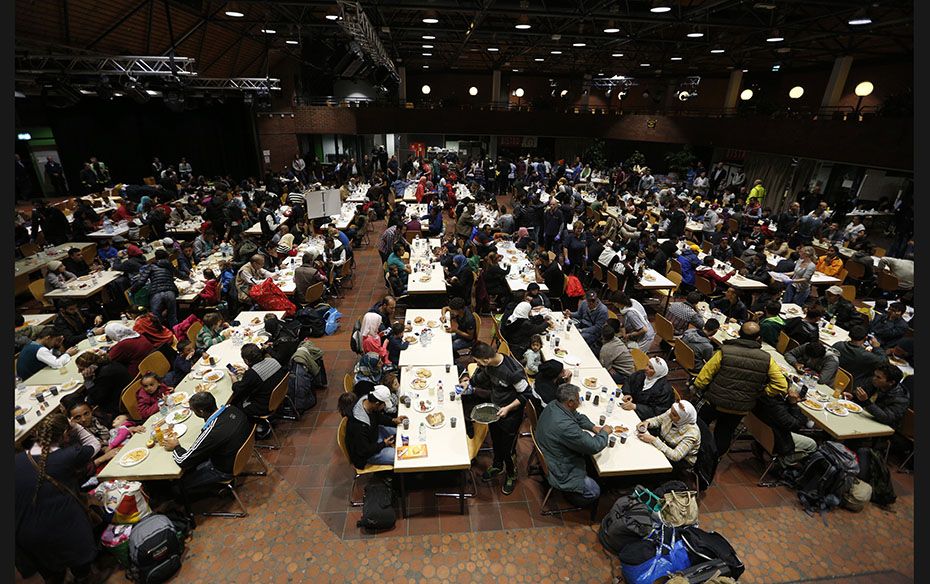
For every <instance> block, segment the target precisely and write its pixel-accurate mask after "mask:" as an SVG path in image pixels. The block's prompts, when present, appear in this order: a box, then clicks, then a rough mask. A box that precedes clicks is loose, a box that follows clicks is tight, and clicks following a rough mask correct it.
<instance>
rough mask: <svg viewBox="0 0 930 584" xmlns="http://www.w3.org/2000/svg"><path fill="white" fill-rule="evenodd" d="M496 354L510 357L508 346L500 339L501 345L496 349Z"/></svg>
mask: <svg viewBox="0 0 930 584" xmlns="http://www.w3.org/2000/svg"><path fill="white" fill-rule="evenodd" d="M497 352H498V353H500V354H501V355H511V352H510V345H508V344H507V341H505V340H503V339H501V344H500V346H499V347H498V348H497Z"/></svg>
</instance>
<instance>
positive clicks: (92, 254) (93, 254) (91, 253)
mask: <svg viewBox="0 0 930 584" xmlns="http://www.w3.org/2000/svg"><path fill="white" fill-rule="evenodd" d="M81 255H82V256H83V257H84V261H85V262H87V265H88V266H89V265H91V264H93V263H94V260H95V259H97V244H96V243H92V244H90V245H88V246H87V247H85V248H84V249H83V250H81Z"/></svg>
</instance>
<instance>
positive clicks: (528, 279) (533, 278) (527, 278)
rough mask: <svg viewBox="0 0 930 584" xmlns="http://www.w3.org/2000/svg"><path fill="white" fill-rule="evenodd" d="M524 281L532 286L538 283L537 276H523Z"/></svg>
mask: <svg viewBox="0 0 930 584" xmlns="http://www.w3.org/2000/svg"><path fill="white" fill-rule="evenodd" d="M523 281H524V282H526V283H527V284H532V283H533V282H535V281H536V276H531V275H530V274H526V275H524V276H523Z"/></svg>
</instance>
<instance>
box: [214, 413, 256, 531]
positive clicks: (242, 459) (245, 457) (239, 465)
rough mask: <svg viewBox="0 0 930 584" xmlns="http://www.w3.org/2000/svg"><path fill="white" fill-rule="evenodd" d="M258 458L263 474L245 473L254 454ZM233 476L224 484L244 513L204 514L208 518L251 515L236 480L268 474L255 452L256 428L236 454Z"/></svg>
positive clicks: (221, 512)
mask: <svg viewBox="0 0 930 584" xmlns="http://www.w3.org/2000/svg"><path fill="white" fill-rule="evenodd" d="M253 452H254V453H255V455H256V456H257V457H258V460H259V462H261V463H262V467H264V469H265V470H264V471H262V472H245V467H246V465H248V464H249V458H251V457H252V453H253ZM232 474H233V476H232V478H231V479H229V480H228V481H224V482H223V486H224V487H225V488H226V489H229V492H230V493H231V494H232V496H233V498H234V499H235V500H236V503H238V504H239V508H240V509H242V511H239V512H228V511H225V512H223V511H220V512H217V511H214V512H208V513H202V514H201V515H204V516H206V517H236V518H242V517H246V516H248V514H249V510H248V509H246V507H245V505H244V504H243V503H242V499H240V498H239V494H238V493H237V492H236V479H238V478H239V477H241V476H265V475H266V474H268V467H267V466H265V460H264V459H263V458H262V457H261V455H259V454H258V451H257V450H255V426H252V431H251V432H250V433H249V437H248V438H247V439H246V441H245V442H244V443H243V444H242V446H240V447H239V451H238V452H237V453H236V460H235V461H234V462H233V472H232Z"/></svg>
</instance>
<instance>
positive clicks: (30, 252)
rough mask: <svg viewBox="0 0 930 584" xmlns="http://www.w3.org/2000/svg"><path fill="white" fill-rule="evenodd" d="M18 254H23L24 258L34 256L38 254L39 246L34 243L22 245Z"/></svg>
mask: <svg viewBox="0 0 930 584" xmlns="http://www.w3.org/2000/svg"><path fill="white" fill-rule="evenodd" d="M19 253H21V254H23V257H24V258H28V257H29V256H34V255H36V254H37V253H39V246H38V245H36V244H34V243H24V244H22V245H21V246H19Z"/></svg>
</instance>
